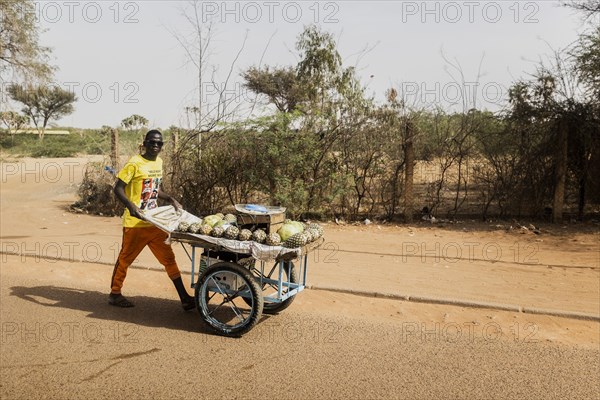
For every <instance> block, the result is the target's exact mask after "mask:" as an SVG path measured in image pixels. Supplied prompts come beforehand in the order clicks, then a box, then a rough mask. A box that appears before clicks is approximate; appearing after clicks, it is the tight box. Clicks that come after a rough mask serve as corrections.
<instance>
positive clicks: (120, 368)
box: [0, 256, 600, 399]
mask: <svg viewBox="0 0 600 400" xmlns="http://www.w3.org/2000/svg"><path fill="white" fill-rule="evenodd" d="M3 257H4V259H3V262H2V267H1V270H0V271H1V291H0V295H1V297H0V304H1V307H0V319H1V328H2V337H1V340H2V347H1V356H0V398H2V399H17V398H27V399H32V398H56V399H67V398H77V399H79V398H81V399H100V398H101V399H120V398H123V399H149V398H155V399H178V398H198V399H204V398H214V399H217V398H261V399H275V398H279V399H282V398H297V399H307V398H310V399H312V398H346V399H365V398H369V399H370V398H385V399H391V398H393V399H396V398H406V399H432V398H445V399H457V398H464V399H490V398H498V399H546V398H557V399H558V398H561V399H562V398H569V399H577V398H579V399H594V398H598V396H599V394H600V378H599V377H600V357H599V351H598V350H593V349H589V348H587V349H586V348H584V347H574V346H566V345H556V344H547V343H546V342H545V341H530V340H528V335H527V334H525V332H523V333H522V334H519V335H515V337H514V339H516V340H506V339H500V338H498V337H497V335H496V331H495V330H494V329H487V328H486V329H482V327H481V325H477V326H475V325H473V326H471V327H469V326H466V325H465V324H461V325H458V324H453V325H452V324H450V325H445V326H443V327H441V328H439V329H438V328H436V327H435V326H433V325H430V326H426V327H425V328H426V329H428V330H429V331H428V332H420V333H415V329H417V328H418V327H419V326H418V324H417V323H415V322H407V321H403V320H402V319H401V318H400V319H398V322H390V321H386V320H381V321H377V320H376V319H364V318H362V319H361V318H358V317H356V316H354V317H353V316H352V315H347V314H345V313H344V314H343V315H342V314H340V315H331V314H323V313H321V312H320V311H319V303H318V302H313V301H312V299H313V298H314V296H325V297H326V296H333V294H327V292H321V291H319V292H318V293H316V292H315V291H306V292H304V293H302V296H305V299H303V301H302V302H298V303H299V304H294V305H292V307H290V309H288V310H286V311H285V312H284V313H281V314H280V315H276V316H271V317H268V318H267V317H265V318H263V319H262V320H261V322H260V323H259V324H258V325H257V326H256V327H255V328H254V329H253V330H252V331H250V332H249V333H248V334H247V335H245V336H244V337H243V338H240V339H231V338H223V337H219V336H214V335H211V334H210V333H209V332H208V331H207V330H206V328H205V327H204V326H203V324H202V322H201V321H200V319H199V317H198V314H197V313H196V312H188V313H186V312H184V311H183V310H181V308H180V306H179V303H178V302H177V301H176V300H174V290H173V288H171V287H169V286H165V285H163V284H164V282H165V281H166V280H167V279H166V277H165V276H164V273H163V272H160V273H159V272H154V271H142V270H132V271H131V273H130V275H131V276H130V277H128V279H130V280H131V282H130V283H129V292H128V293H129V294H130V295H131V296H132V298H133V299H135V301H136V304H137V306H136V307H135V308H132V309H118V308H114V307H110V306H109V305H107V304H106V299H107V297H106V290H105V289H106V287H105V286H106V282H105V281H106V279H107V274H109V273H110V270H109V268H110V267H107V266H105V265H94V264H78V263H67V264H63V263H61V262H57V263H44V262H43V261H42V262H40V263H37V264H36V263H35V262H33V261H30V262H25V263H24V262H23V260H22V259H20V258H19V257H16V256H3ZM157 282H160V283H157ZM167 284H168V282H167ZM157 285H158V286H157ZM161 285H163V286H161ZM344 296H350V295H344ZM353 297H354V298H355V299H356V301H357V302H361V301H367V300H366V298H363V297H359V296H353ZM423 307H425V305H423Z"/></svg>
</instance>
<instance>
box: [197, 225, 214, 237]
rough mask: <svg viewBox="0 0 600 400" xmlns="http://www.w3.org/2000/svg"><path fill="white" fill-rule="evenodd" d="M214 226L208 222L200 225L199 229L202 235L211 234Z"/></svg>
mask: <svg viewBox="0 0 600 400" xmlns="http://www.w3.org/2000/svg"><path fill="white" fill-rule="evenodd" d="M212 230H213V227H212V226H210V225H208V224H204V225H202V226H201V227H200V230H199V231H198V233H199V234H201V235H210V232H212Z"/></svg>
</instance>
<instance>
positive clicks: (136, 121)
mask: <svg viewBox="0 0 600 400" xmlns="http://www.w3.org/2000/svg"><path fill="white" fill-rule="evenodd" d="M121 125H122V126H123V128H125V129H127V130H128V131H139V130H140V129H142V128H143V127H144V126H147V125H148V120H147V119H146V118H145V117H142V116H141V115H138V114H133V115H132V116H130V117H127V118H125V119H123V120H122V121H121Z"/></svg>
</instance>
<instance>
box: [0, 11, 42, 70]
mask: <svg viewBox="0 0 600 400" xmlns="http://www.w3.org/2000/svg"><path fill="white" fill-rule="evenodd" d="M39 34H40V30H39V28H38V26H37V25H36V20H35V5H34V2H33V1H32V0H2V1H0V73H2V72H6V71H9V72H10V71H12V72H15V73H17V74H20V75H22V76H24V77H26V78H32V77H33V78H41V79H42V80H43V79H46V78H49V77H50V75H51V74H52V71H53V68H52V67H51V66H50V65H48V63H47V59H48V55H49V53H50V49H49V48H48V47H43V46H40V44H39V42H38V40H39Z"/></svg>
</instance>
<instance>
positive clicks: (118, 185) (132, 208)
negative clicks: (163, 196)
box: [113, 178, 160, 219]
mask: <svg viewBox="0 0 600 400" xmlns="http://www.w3.org/2000/svg"><path fill="white" fill-rule="evenodd" d="M125 186H127V184H126V183H125V182H123V181H122V180H121V179H119V178H117V182H115V186H114V188H113V193H114V194H115V196H117V199H119V201H120V202H121V203H123V205H124V206H125V207H127V209H128V210H129V214H130V215H131V216H132V217H136V218H139V219H144V218H143V217H142V215H141V214H140V209H139V208H138V206H136V205H135V204H133V203H132V202H131V201H129V199H128V198H127V196H126V195H125ZM159 196H160V195H159Z"/></svg>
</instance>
